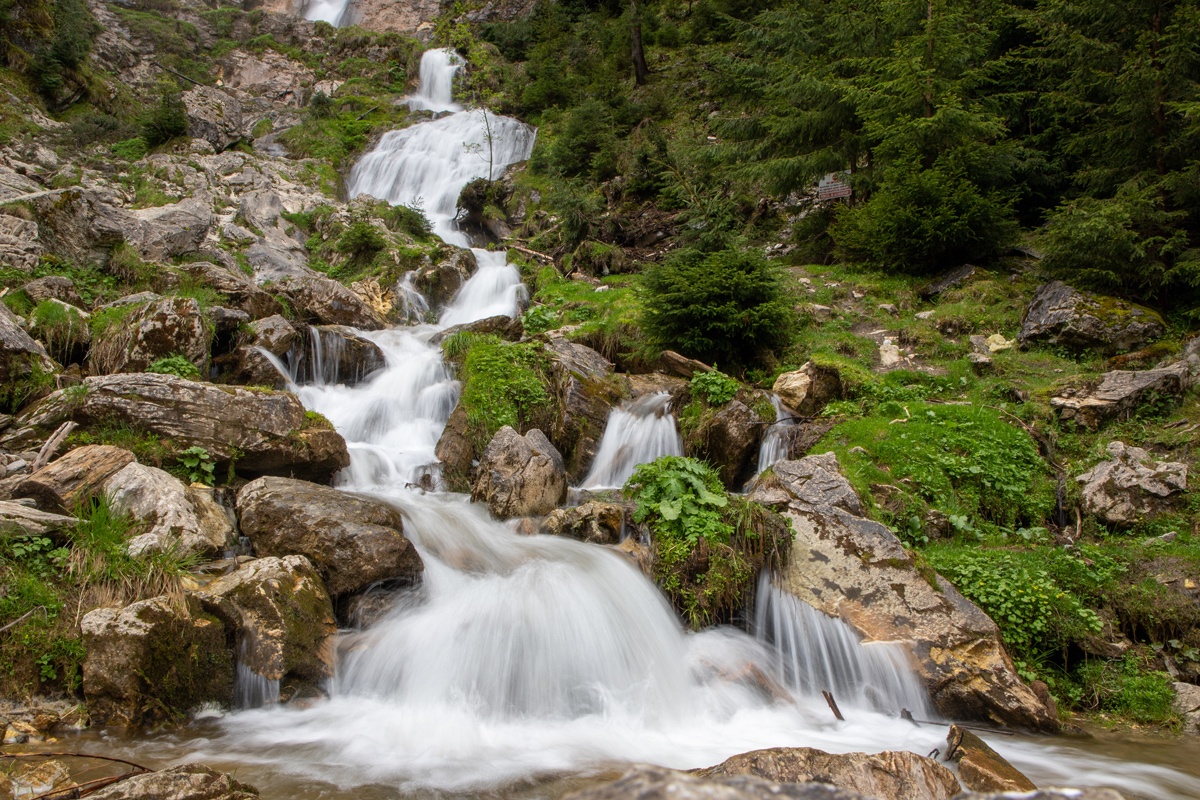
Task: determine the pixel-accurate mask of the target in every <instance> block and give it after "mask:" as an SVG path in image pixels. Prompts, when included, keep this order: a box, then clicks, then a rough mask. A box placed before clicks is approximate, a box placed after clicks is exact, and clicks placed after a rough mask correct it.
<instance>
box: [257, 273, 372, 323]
mask: <svg viewBox="0 0 1200 800" xmlns="http://www.w3.org/2000/svg"><path fill="white" fill-rule="evenodd" d="M278 289H279V291H281V292H282V293H283V294H285V295H286V296H287V298H288V300H290V301H291V303H292V305H293V307H294V308H295V309H296V311H297V312H298V313H300V314H302V315H303V316H305V317H306V318H308V320H309V321H311V322H315V323H317V324H319V325H348V326H350V327H351V328H359V329H361V330H365V331H375V330H379V329H380V328H382V327H384V326H385V325H386V324H387V323H386V322H385V320H384V319H383V317H382V316H381V315H380V314H379V312H378V311H376V310H375V309H374V308H373V307H372V306H371V304H370V303H368V302H367V301H366V300H365V299H363V298H362V297H360V296H359V295H357V294H355V293H354V292H353V291H352V290H350V289H347V288H346V287H345V286H343V285H342V284H340V283H338V282H337V281H335V280H333V279H332V278H326V277H324V276H321V275H316V274H313V275H307V276H302V277H288V278H285V279H284V280H282V281H280V282H279V284H278Z"/></svg>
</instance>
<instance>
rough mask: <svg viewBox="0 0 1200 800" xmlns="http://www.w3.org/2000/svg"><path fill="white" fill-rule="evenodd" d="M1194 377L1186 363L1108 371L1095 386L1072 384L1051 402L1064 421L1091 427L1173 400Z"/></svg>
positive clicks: (1093, 428)
mask: <svg viewBox="0 0 1200 800" xmlns="http://www.w3.org/2000/svg"><path fill="white" fill-rule="evenodd" d="M1192 380H1193V377H1192V375H1191V373H1190V372H1189V370H1188V366H1187V364H1186V363H1185V362H1182V361H1181V362H1177V363H1175V364H1171V365H1169V366H1166V367H1160V368H1158V369H1148V370H1140V371H1133V372H1131V371H1127V370H1114V371H1113V372H1106V373H1105V374H1104V376H1103V377H1102V378H1101V379H1100V383H1099V384H1096V385H1095V386H1084V387H1069V388H1067V389H1064V390H1062V391H1061V392H1060V393H1059V394H1058V396H1057V397H1052V398H1050V405H1051V406H1052V407H1053V408H1055V409H1056V410H1057V411H1058V415H1059V416H1060V417H1061V418H1062V419H1064V420H1070V421H1073V422H1076V423H1078V424H1080V425H1082V426H1083V427H1085V428H1088V429H1090V430H1096V429H1098V428H1099V427H1100V426H1101V425H1103V424H1104V423H1106V422H1108V421H1110V420H1113V419H1117V418H1118V417H1122V416H1125V415H1127V414H1129V413H1130V412H1132V411H1133V410H1134V409H1136V408H1137V407H1138V406H1141V405H1143V404H1145V403H1147V402H1150V401H1152V400H1156V399H1159V400H1172V401H1173V400H1174V399H1176V398H1178V397H1180V396H1182V395H1183V393H1184V392H1185V391H1186V390H1187V388H1188V386H1190V385H1191V382H1192Z"/></svg>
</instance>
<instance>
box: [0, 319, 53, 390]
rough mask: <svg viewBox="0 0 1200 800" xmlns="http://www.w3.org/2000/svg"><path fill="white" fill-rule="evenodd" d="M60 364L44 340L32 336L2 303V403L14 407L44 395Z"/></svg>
mask: <svg viewBox="0 0 1200 800" xmlns="http://www.w3.org/2000/svg"><path fill="white" fill-rule="evenodd" d="M57 372H58V365H57V364H55V363H54V360H53V359H51V358H50V356H49V355H48V354H47V353H46V348H45V347H43V346H42V344H41V342H39V341H37V340H35V339H34V338H33V337H31V336H30V335H29V334H28V333H26V332H25V330H24V329H23V328H22V327H21V325H20V324H19V323H18V321H17V317H16V316H15V315H14V314H13V313H12V312H11V311H9V310H8V306H6V305H4V304H3V303H0V385H3V386H4V390H2V391H0V407H3V406H8V407H9V408H10V409H12V410H16V409H18V408H19V407H20V406H22V405H23V404H25V403H26V402H28V401H30V400H36V399H38V398H39V397H41V396H42V395H45V394H46V393H47V392H48V391H49V389H50V388H51V387H52V386H53V378H54V375H55V374H56V373H57Z"/></svg>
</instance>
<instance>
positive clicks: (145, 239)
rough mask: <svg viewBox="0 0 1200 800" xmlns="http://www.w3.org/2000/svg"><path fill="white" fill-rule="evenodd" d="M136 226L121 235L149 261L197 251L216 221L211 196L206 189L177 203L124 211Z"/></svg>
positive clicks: (162, 259) (164, 259) (163, 259)
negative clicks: (214, 220)
mask: <svg viewBox="0 0 1200 800" xmlns="http://www.w3.org/2000/svg"><path fill="white" fill-rule="evenodd" d="M125 213H127V214H128V215H129V216H130V217H132V222H133V227H132V228H129V229H126V233H125V235H124V236H123V237H122V238H123V239H124V240H125V241H126V242H128V243H129V245H130V246H132V247H133V248H134V249H135V250H137V251H138V253H139V254H140V255H141V256H142V258H144V259H146V260H147V261H166V260H168V259H170V258H173V257H175V256H181V255H185V254H187V253H194V252H196V250H198V249H199V247H200V245H201V244H202V243H203V242H204V239H205V237H206V236H207V235H208V231H209V228H211V227H212V223H213V211H212V198H211V197H209V196H208V195H207V193H205V192H198V193H197V194H195V195H193V196H192V197H189V198H187V199H185V200H180V201H179V202H178V203H174V204H172V205H166V206H157V207H154V208H143V209H138V210H134V211H129V212H125Z"/></svg>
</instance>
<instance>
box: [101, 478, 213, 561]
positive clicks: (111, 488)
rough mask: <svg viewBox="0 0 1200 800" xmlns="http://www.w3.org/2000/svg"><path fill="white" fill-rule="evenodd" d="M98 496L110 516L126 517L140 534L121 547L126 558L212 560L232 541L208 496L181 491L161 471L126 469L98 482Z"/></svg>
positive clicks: (182, 488) (195, 490)
mask: <svg viewBox="0 0 1200 800" xmlns="http://www.w3.org/2000/svg"><path fill="white" fill-rule="evenodd" d="M104 493H105V494H106V495H107V496H108V499H109V503H110V504H111V505H112V508H113V509H114V510H115V511H117V512H119V513H123V514H129V515H130V516H131V517H133V518H134V520H136V521H137V522H138V523H139V528H141V529H143V530H142V532H141V533H138V534H137V535H135V536H133V537H132V538H131V539H130V540H129V541H128V543H127V544H126V548H127V549H128V551H129V553H130V554H132V555H138V554H141V553H147V552H158V553H161V552H167V551H175V552H178V553H181V554H191V553H196V554H200V555H213V554H219V553H220V552H221V551H222V550H224V549H225V548H226V547H228V546H230V545H231V544H233V543H234V542H235V541H236V539H237V531H236V530H235V529H234V526H233V523H232V521H231V520H230V519H229V516H228V515H227V514H226V513H225V512H224V511H223V510H222V509H221V507H220V506H219V505H217V503H216V501H215V500H214V499H213V497H212V494H211V492H210V491H208V490H205V489H203V488H199V487H195V488H189V487H186V486H184V485H183V482H182V481H180V480H179V479H178V478H176V477H175V476H174V475H171V474H170V473H167V472H164V471H163V470H161V469H157V468H155V467H150V466H146V465H145V464H138V463H136V462H134V463H131V464H128V465H126V466H125V467H124V468H123V469H121V470H120V471H118V472H116V473H115V474H113V475H112V476H111V477H110V478H109V479H108V480H106V481H105V482H104Z"/></svg>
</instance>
